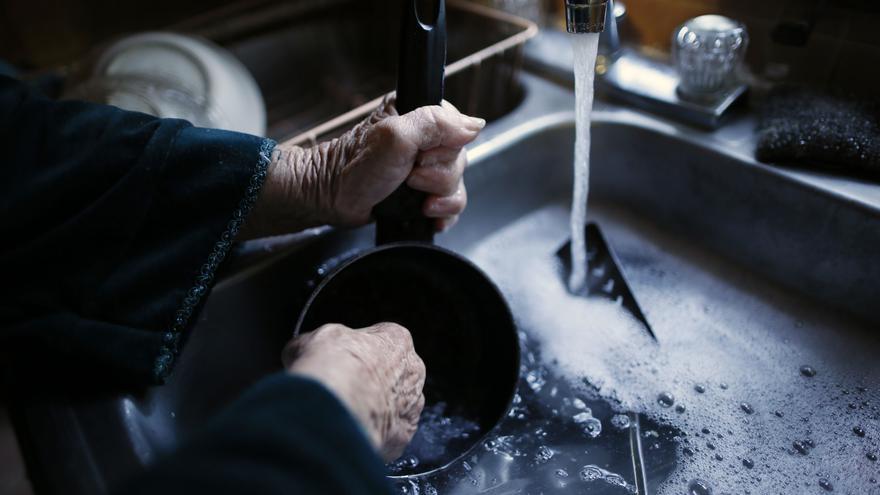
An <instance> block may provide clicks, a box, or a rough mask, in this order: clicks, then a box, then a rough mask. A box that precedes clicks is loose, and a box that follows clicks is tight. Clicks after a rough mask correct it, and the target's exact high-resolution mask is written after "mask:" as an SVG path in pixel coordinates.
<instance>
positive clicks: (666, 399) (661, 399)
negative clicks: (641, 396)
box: [657, 392, 675, 407]
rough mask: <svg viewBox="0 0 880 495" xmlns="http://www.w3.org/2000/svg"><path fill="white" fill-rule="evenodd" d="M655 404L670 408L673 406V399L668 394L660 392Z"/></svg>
mask: <svg viewBox="0 0 880 495" xmlns="http://www.w3.org/2000/svg"><path fill="white" fill-rule="evenodd" d="M657 403H658V404H660V405H661V406H663V407H672V405H673V404H675V397H673V396H672V394H671V393H669V392H661V393H660V395H658V396H657Z"/></svg>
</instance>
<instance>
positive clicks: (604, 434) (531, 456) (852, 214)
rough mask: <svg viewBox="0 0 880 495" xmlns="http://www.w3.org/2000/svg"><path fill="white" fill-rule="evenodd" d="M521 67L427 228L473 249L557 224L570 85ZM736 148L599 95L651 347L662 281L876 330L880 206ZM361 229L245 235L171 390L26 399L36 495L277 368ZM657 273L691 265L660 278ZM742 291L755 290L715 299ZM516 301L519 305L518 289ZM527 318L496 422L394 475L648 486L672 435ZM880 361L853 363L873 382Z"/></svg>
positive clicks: (622, 253) (836, 329) (24, 416)
mask: <svg viewBox="0 0 880 495" xmlns="http://www.w3.org/2000/svg"><path fill="white" fill-rule="evenodd" d="M524 81H525V88H526V91H527V96H526V99H525V100H524V102H523V103H522V105H520V107H518V109H517V110H516V111H515V112H514V113H512V114H510V115H508V116H505V117H502V118H500V119H498V120H497V121H496V122H495V123H493V124H492V125H490V126H489V127H487V129H486V131H485V132H484V135H483V136H482V137H481V138H480V140H479V141H478V142H477V143H475V145H474V146H473V147H472V148H471V149H470V150H469V157H470V159H471V167H470V168H469V169H468V170H467V172H466V181H467V184H468V190H469V197H470V205H469V207H468V211H467V213H466V214H465V215H464V216H463V217H462V219H461V222H460V224H459V225H458V226H457V227H456V228H455V229H453V230H452V231H451V232H449V233H447V234H443V235H441V236H439V238H438V243H439V244H441V245H444V246H446V247H448V248H451V249H453V250H456V251H458V252H460V253H463V254H465V255H468V256H471V255H474V257H475V258H479V257H478V256H476V254H475V253H478V252H479V251H480V249H481V246H482V245H483V244H484V243H485V242H486V239H487V237H488V236H490V235H491V234H493V233H495V232H498V231H501V230H503V229H505V228H506V227H509V226H510V225H512V224H514V223H516V222H518V221H520V220H522V219H523V218H525V217H527V216H528V215H531V214H533V213H534V212H536V211H546V212H547V215H548V218H551V219H555V220H553V222H558V228H557V227H554V226H552V225H551V226H550V227H548V228H549V229H550V231H551V232H553V235H558V239H557V238H553V239H550V240H549V241H548V247H550V248H552V247H558V245H560V244H561V243H562V242H563V241H564V240H565V237H566V231H565V215H566V209H567V206H568V201H569V198H570V190H571V171H570V168H571V162H572V148H573V135H574V127H573V125H574V124H573V113H572V112H571V108H572V104H573V103H572V102H573V97H572V95H571V93H570V92H568V91H566V90H564V89H562V88H558V87H556V86H553V85H551V84H549V83H546V82H544V81H542V80H539V79H537V78H534V77H526V78H525V79H524ZM725 143H728V144H729V143H740V144H739V145H728V144H725ZM737 146H741V142H740V141H736V140H735V139H732V138H731V137H730V136H729V135H725V134H715V135H707V134H705V133H697V132H696V131H689V130H687V129H686V128H682V127H678V126H675V125H673V124H669V123H666V122H663V121H659V120H656V119H655V118H652V117H647V116H645V115H642V114H638V113H634V112H632V111H629V110H626V109H621V108H618V107H612V106H607V105H605V104H601V103H600V104H599V105H598V107H597V110H596V113H595V115H594V122H593V151H592V153H593V156H594V157H595V158H594V163H593V169H592V182H591V184H592V190H591V194H592V196H591V209H590V215H591V217H592V218H593V219H594V220H596V221H597V222H598V223H599V224H600V225H601V226H602V228H603V229H604V231H605V233H606V237H607V239H608V242H609V244H610V245H611V246H612V248H614V249H615V250H616V251H617V255H618V257H619V258H620V261H621V263H622V265H623V268H624V270H625V271H626V272H627V274H628V277H629V281H630V284H631V289H632V291H633V292H634V294H635V295H636V297H637V298H639V296H640V294H641V295H643V296H644V295H646V296H648V297H644V298H642V299H641V300H642V303H643V308H642V309H643V310H644V311H645V314H646V316H647V318H648V320H649V321H652V326H653V328H654V331H655V333H656V334H657V338H658V340H659V342H660V345H661V346H662V345H663V342H664V340H668V339H670V338H672V336H673V334H674V333H675V332H676V327H677V326H680V325H688V324H691V323H689V322H691V321H692V318H690V315H688V314H683V313H687V311H684V310H682V309H681V306H675V305H673V304H671V303H670V301H671V299H669V298H665V295H664V294H676V295H677V297H678V299H677V301H678V303H676V304H679V303H681V301H684V302H685V303H688V301H689V299H688V298H691V299H694V300H697V299H698V300H699V301H700V304H702V305H703V306H704V307H707V308H716V307H717V308H720V309H719V310H718V311H719V312H720V313H722V314H725V315H726V316H725V318H726V319H727V320H729V321H743V320H748V321H750V322H751V323H750V324H751V325H753V326H755V327H761V328H763V327H769V326H772V325H776V324H777V323H778V322H779V321H780V319H781V318H783V316H785V317H788V316H791V317H792V318H800V319H802V320H806V321H809V322H811V324H812V325H813V327H814V328H816V329H818V330H817V331H820V332H828V333H831V334H836V335H838V336H839V338H840V339H842V340H847V341H853V342H856V341H857V342H866V343H868V344H870V345H875V346H876V336H875V335H873V334H871V332H870V329H871V328H872V327H873V328H876V325H877V323H878V321H880V318H878V315H877V314H876V312H874V311H873V308H872V307H871V306H872V304H871V303H872V302H873V303H876V295H877V294H880V263H878V261H877V257H876V246H878V245H880V208H876V207H873V206H871V205H869V204H866V203H865V202H863V201H856V200H853V199H852V198H847V197H846V196H845V195H844V194H841V193H839V192H836V191H834V190H829V189H823V188H821V187H818V186H817V185H816V184H814V183H810V182H807V181H802V180H799V179H798V177H796V176H793V175H791V174H789V172H787V171H784V170H777V169H772V168H770V167H767V166H764V165H761V164H758V163H756V162H754V161H753V160H751V159H750V158H748V156H747V155H746V154H745V153H743V152H742V150H741V149H740V148H737ZM551 223H552V222H551ZM554 225H555V224H554ZM553 229H556V230H553ZM372 234H373V232H372V229H371V228H370V227H366V228H362V229H357V230H345V231H343V230H338V231H337V230H322V231H320V232H317V233H314V234H313V235H308V236H299V237H296V238H288V239H282V240H275V241H271V242H270V241H260V242H258V243H256V244H250V245H246V246H244V247H243V249H242V252H241V254H240V257H239V258H238V259H237V260H234V261H233V263H232V264H231V265H230V266H229V268H228V269H227V272H226V274H225V277H224V278H223V279H222V280H221V282H220V283H219V284H218V285H217V287H216V288H215V290H214V291H213V293H212V294H211V296H210V297H209V298H208V301H207V304H206V306H205V308H204V311H203V312H202V314H201V315H200V318H199V321H198V323H197V325H196V327H195V329H194V331H193V333H192V335H191V338H190V340H189V343H188V344H187V346H186V347H185V349H184V352H183V354H182V356H181V359H180V361H179V364H178V366H177V368H176V370H175V373H174V375H173V376H172V378H171V380H170V383H168V384H167V385H166V386H164V387H161V388H154V389H150V390H147V391H145V392H144V393H142V394H136V395H126V396H123V397H105V398H101V399H90V400H88V401H79V402H76V403H63V404H48V405H47V404H30V405H26V406H24V407H23V408H22V409H21V410H19V411H18V412H17V417H18V418H19V420H18V427H19V429H20V431H21V432H22V435H23V436H24V437H25V438H26V439H28V441H27V444H26V447H27V452H26V454H27V455H28V461H29V464H30V466H31V475H32V477H34V478H35V483H36V484H37V486H38V487H40V488H41V489H43V490H44V491H45V492H47V493H52V492H64V493H68V494H71V493H73V494H78V493H90V494H96V493H103V492H105V491H106V490H107V487H112V486H114V484H116V483H118V482H119V480H120V479H122V478H124V477H125V476H126V475H128V474H129V473H131V472H133V471H136V470H138V469H141V468H142V467H143V466H144V465H147V464H149V463H150V462H151V461H152V460H153V459H155V457H156V456H157V455H158V454H159V453H160V452H161V451H162V450H164V449H168V448H171V447H173V446H174V445H175V443H176V442H177V439H178V438H180V437H181V436H182V435H185V434H186V433H188V432H190V431H192V430H193V429H195V428H198V427H199V426H200V425H201V424H202V423H203V422H204V421H205V420H206V419H207V418H208V417H209V416H211V415H212V414H213V413H215V412H216V411H217V410H218V409H219V408H221V407H223V405H225V404H226V403H228V402H229V401H231V400H232V399H234V398H235V397H236V396H237V395H238V394H239V393H240V392H241V391H242V390H243V389H244V388H246V387H247V386H248V385H249V384H251V383H253V382H254V381H255V380H257V379H259V378H260V377H261V376H264V375H265V374H267V373H271V372H273V371H277V370H279V369H280V361H279V353H280V349H281V347H282V345H283V343H284V342H285V341H286V340H287V339H288V338H289V336H290V335H291V332H292V329H293V326H294V324H295V322H296V320H297V317H298V315H299V310H300V308H301V307H302V305H303V303H304V301H305V298H306V296H307V295H308V293H309V291H310V289H311V287H312V286H313V284H314V281H315V280H316V279H317V278H318V277H319V276H320V274H321V273H322V271H323V270H325V263H326V261H327V260H328V259H330V258H338V257H344V256H348V255H350V254H351V253H353V252H356V251H357V250H359V249H363V248H365V247H367V246H370V245H371V242H372V238H373V235H372ZM550 252H552V250H550ZM477 263H481V260H480V259H477ZM487 268H488V267H487ZM489 271H490V273H491V270H489ZM670 272H676V273H679V274H687V276H676V277H672V276H665V275H664V274H666V273H670ZM743 294H746V295H748V297H749V300H750V301H758V302H761V303H766V304H757V303H756V304H752V305H748V306H747V305H738V304H731V303H729V301H740V300H742V297H744V296H743ZM646 302H647V304H646ZM685 306H687V304H685ZM756 308H758V309H756ZM512 309H513V311H514V313H517V311H518V308H517V306H516V305H515V304H514V305H513V308H512ZM525 330H527V329H524V332H523V335H522V341H521V345H522V348H523V363H524V364H523V369H522V376H521V378H520V385H519V396H518V398H517V399H516V400H515V401H514V407H513V409H512V410H511V412H510V414H509V415H508V417H507V418H505V419H504V420H502V422H501V423H500V424H499V425H498V426H497V431H495V432H493V433H490V435H489V437H488V438H489V440H487V441H486V442H485V443H484V444H483V445H478V446H476V447H475V449H473V450H472V451H471V452H470V453H469V454H467V455H466V456H465V457H464V458H462V459H460V460H459V461H458V462H457V463H456V464H454V465H453V466H451V467H450V468H449V470H448V471H446V472H444V473H439V474H435V475H433V476H434V477H432V478H430V479H421V478H419V479H409V480H406V479H404V480H396V481H395V482H396V483H398V484H399V487H400V489H401V490H402V491H404V492H407V491H408V492H410V493H415V490H416V489H418V490H421V491H420V493H425V489H426V487H427V485H429V484H430V485H431V486H433V487H434V488H438V489H440V490H441V492H442V493H469V492H477V491H481V492H483V491H485V492H490V493H510V492H518V491H527V490H538V489H541V490H546V491H548V492H550V491H554V490H567V489H570V490H572V491H577V492H578V493H580V491H578V490H585V489H586V488H584V487H588V488H589V490H588V492H589V493H606V492H607V493H627V491H628V490H632V489H633V488H634V487H635V485H636V481H637V480H636V478H637V477H639V476H643V477H644V479H645V480H647V483H648V486H658V485H660V484H661V483H663V482H664V481H665V480H667V479H668V478H669V477H670V475H671V473H672V472H673V471H674V469H675V465H676V462H677V458H678V455H679V454H678V452H679V450H678V446H677V445H676V443H675V442H677V441H679V440H680V437H679V434H680V433H679V432H677V431H676V429H674V428H671V427H668V426H664V425H663V424H662V423H658V422H655V421H653V420H650V419H647V418H645V417H644V416H640V415H637V414H630V415H625V417H624V418H621V417H620V411H617V410H615V409H616V407H614V404H613V403H608V402H605V401H599V400H596V398H595V397H590V396H589V394H586V393H583V392H581V391H579V390H577V389H575V388H573V387H572V386H571V385H570V383H569V382H568V381H566V380H564V379H562V378H560V377H559V376H556V374H555V372H554V371H553V369H552V367H548V365H546V363H544V361H542V359H541V352H542V350H541V347H540V345H539V344H538V343H537V342H536V341H535V339H534V338H533V337H532V336H531V335H530V334H529V333H528V332H527V331H525ZM587 337H588V336H586V335H585V337H584V338H587ZM860 339H861V340H860ZM804 345H808V344H804ZM866 345H867V344H866ZM865 349H868V347H865ZM816 352H818V353H821V352H825V354H823V355H825V356H826V357H827V358H828V360H829V361H833V360H835V359H837V360H841V361H845V360H844V359H842V358H841V356H839V355H835V354H833V353H831V351H825V350H821V349H820V350H817V351H816ZM829 353H831V354H829ZM862 357H864V358H865V359H867V356H854V357H853V359H852V362H851V363H849V364H846V363H843V364H841V365H840V366H842V367H846V366H851V367H853V368H854V369H856V370H859V369H861V368H859V367H860V366H863V365H864V363H865V362H870V361H869V360H868V361H865V359H862ZM874 368H876V366H875V367H874ZM878 373H880V371H878V370H871V369H868V370H867V371H864V374H865V377H866V379H868V380H873V381H874V383H877V382H878V380H880V376H878ZM725 388H726V387H725ZM587 408H588V409H587ZM560 411H561V412H560ZM587 412H588V414H587ZM560 414H561V415H562V416H560ZM572 418H575V419H572ZM577 418H579V419H577ZM612 419H613V420H612ZM623 419H626V420H627V421H626V422H625V424H622V422H623ZM593 420H596V421H597V422H598V423H599V424H598V426H597V425H596V421H593ZM612 425H616V426H612ZM597 427H598V428H599V429H601V433H599V434H598V435H597V436H594V435H593V434H594V433H597V432H596V431H595V429H596V428H597ZM526 430H528V431H530V432H533V433H534V432H535V431H538V430H540V432H542V433H543V436H541V434H540V433H536V435H538V437H540V438H546V439H547V440H546V443H547V445H551V444H552V448H547V450H543V449H541V448H539V447H541V445H538V444H534V443H533V444H530V445H524V444H521V443H518V442H520V440H518V439H519V437H520V433H522V432H524V431H526ZM539 443H540V442H539ZM646 444H649V445H646ZM59 445H60V446H59ZM643 445H644V446H643ZM545 447H546V446H545ZM547 452H549V454H548V453H547ZM74 454H76V455H74ZM62 461H63V462H62ZM597 480H598V481H597ZM579 483H581V484H582V483H589V484H588V485H579Z"/></svg>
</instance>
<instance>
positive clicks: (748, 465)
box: [743, 458, 755, 469]
mask: <svg viewBox="0 0 880 495" xmlns="http://www.w3.org/2000/svg"><path fill="white" fill-rule="evenodd" d="M743 466H745V467H746V468H747V469H752V468H753V467H755V461H753V460H751V459H748V458H746V459H743Z"/></svg>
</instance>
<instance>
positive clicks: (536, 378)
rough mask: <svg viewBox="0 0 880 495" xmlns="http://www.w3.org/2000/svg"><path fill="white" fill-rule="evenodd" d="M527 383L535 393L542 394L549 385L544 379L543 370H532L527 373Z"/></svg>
mask: <svg viewBox="0 0 880 495" xmlns="http://www.w3.org/2000/svg"><path fill="white" fill-rule="evenodd" d="M526 383H528V384H529V388H531V389H532V391H534V392H540V391H541V389H542V388H544V385H545V384H546V383H547V379H546V378H544V373H543V372H542V370H540V369H537V370H532V371H529V372H528V373H526Z"/></svg>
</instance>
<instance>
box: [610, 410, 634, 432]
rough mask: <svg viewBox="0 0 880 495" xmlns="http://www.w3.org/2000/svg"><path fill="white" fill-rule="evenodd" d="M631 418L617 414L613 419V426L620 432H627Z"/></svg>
mask: <svg viewBox="0 0 880 495" xmlns="http://www.w3.org/2000/svg"><path fill="white" fill-rule="evenodd" d="M629 424H630V423H629V416H627V415H626V414H615V415H614V416H612V417H611V426H613V427H615V428H617V429H618V430H625V429H627V428H629Z"/></svg>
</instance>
